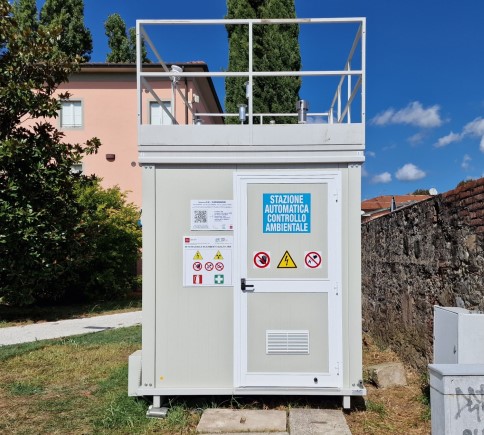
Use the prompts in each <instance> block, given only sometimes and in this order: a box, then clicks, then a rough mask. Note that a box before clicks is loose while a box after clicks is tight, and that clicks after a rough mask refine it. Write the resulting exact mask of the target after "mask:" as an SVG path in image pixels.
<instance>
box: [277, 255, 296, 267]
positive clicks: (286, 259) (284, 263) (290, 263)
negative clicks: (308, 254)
mask: <svg viewBox="0 0 484 435" xmlns="http://www.w3.org/2000/svg"><path fill="white" fill-rule="evenodd" d="M277 268H278V269H297V266H296V263H294V260H293V259H292V257H291V254H289V251H286V252H284V255H283V256H282V258H281V261H279V264H278V265H277Z"/></svg>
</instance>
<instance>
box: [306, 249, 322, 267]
mask: <svg viewBox="0 0 484 435" xmlns="http://www.w3.org/2000/svg"><path fill="white" fill-rule="evenodd" d="M321 264H322V259H321V252H319V251H310V252H305V253H304V267H306V268H307V269H319V268H320V267H321Z"/></svg>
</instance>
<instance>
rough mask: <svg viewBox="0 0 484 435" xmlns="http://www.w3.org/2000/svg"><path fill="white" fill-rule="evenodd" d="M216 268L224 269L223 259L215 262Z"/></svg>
mask: <svg viewBox="0 0 484 435" xmlns="http://www.w3.org/2000/svg"><path fill="white" fill-rule="evenodd" d="M215 270H217V271H218V272H221V271H222V270H224V264H223V263H222V262H221V261H218V262H217V263H215Z"/></svg>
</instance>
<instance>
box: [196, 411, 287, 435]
mask: <svg viewBox="0 0 484 435" xmlns="http://www.w3.org/2000/svg"><path fill="white" fill-rule="evenodd" d="M248 432H250V433H251V435H253V434H254V432H255V433H268V432H269V433H270V432H272V433H274V432H280V433H281V432H282V433H285V432H286V411H276V410H264V411H262V410H256V409H247V410H244V409H206V410H205V411H204V412H203V414H202V418H201V419H200V422H199V423H198V426H197V433H201V434H224V433H231V434H233V433H244V434H245V433H248Z"/></svg>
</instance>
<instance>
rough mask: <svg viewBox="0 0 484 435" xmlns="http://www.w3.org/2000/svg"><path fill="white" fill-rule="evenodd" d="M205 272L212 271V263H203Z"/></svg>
mask: <svg viewBox="0 0 484 435" xmlns="http://www.w3.org/2000/svg"><path fill="white" fill-rule="evenodd" d="M205 270H206V271H207V272H210V271H212V270H213V263H212V262H211V261H207V262H206V263H205Z"/></svg>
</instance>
